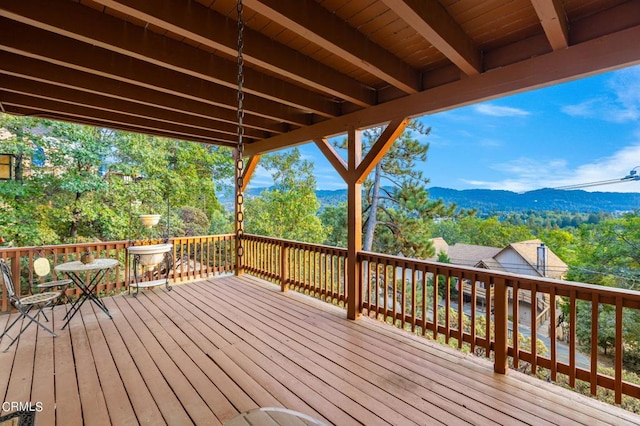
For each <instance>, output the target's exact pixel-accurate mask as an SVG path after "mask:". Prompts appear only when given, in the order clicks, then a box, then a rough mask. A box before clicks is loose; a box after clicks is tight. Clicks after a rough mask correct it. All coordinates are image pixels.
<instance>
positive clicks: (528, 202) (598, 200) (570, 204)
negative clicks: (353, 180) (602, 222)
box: [224, 187, 640, 215]
mask: <svg viewBox="0 0 640 426" xmlns="http://www.w3.org/2000/svg"><path fill="white" fill-rule="evenodd" d="M265 189H267V188H251V189H250V190H249V191H248V195H249V196H256V195H259V194H260V193H261V192H262V191H264V190H265ZM316 194H317V196H318V200H319V201H320V203H321V205H322V206H327V205H336V204H339V203H344V202H346V201H347V190H346V189H339V190H335V191H328V190H318V191H316ZM429 198H431V199H442V200H443V201H444V202H445V203H447V204H452V203H453V204H456V205H457V206H458V207H459V208H461V209H476V210H477V211H478V213H479V214H481V215H484V214H490V213H496V212H520V211H528V210H534V211H554V210H557V211H565V212H572V213H591V212H607V213H619V212H626V211H634V210H640V193H638V194H636V193H628V192H586V191H580V190H574V191H562V190H557V189H539V190H535V191H529V192H524V193H516V192H511V191H495V190H490V189H465V190H456V189H448V188H440V187H433V188H429ZM224 201H226V200H224ZM229 202H230V203H233V200H232V199H231V200H229ZM225 204H227V203H225ZM231 206H232V204H231Z"/></svg>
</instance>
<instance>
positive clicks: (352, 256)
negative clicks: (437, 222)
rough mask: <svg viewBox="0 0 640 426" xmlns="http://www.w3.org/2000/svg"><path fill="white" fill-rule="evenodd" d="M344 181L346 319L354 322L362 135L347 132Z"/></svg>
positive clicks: (358, 291)
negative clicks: (345, 195)
mask: <svg viewBox="0 0 640 426" xmlns="http://www.w3.org/2000/svg"><path fill="white" fill-rule="evenodd" d="M348 144H349V146H348V149H347V151H348V156H349V160H348V165H349V171H348V179H347V299H348V301H347V318H349V319H351V320H356V319H358V318H359V317H360V315H361V313H362V283H361V282H360V264H359V262H358V253H359V252H360V250H362V184H361V183H360V181H359V179H358V175H357V173H356V170H357V168H358V165H359V164H360V161H361V159H362V139H361V133H360V132H358V131H356V129H355V128H354V127H351V128H350V129H349V139H348Z"/></svg>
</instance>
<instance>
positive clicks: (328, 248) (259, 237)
mask: <svg viewBox="0 0 640 426" xmlns="http://www.w3.org/2000/svg"><path fill="white" fill-rule="evenodd" d="M245 238H248V239H251V238H254V239H257V240H263V241H272V242H278V243H285V244H287V245H290V246H296V247H300V246H308V247H314V248H317V249H320V250H325V251H344V252H345V253H346V252H347V249H346V248H344V247H334V246H327V245H323V244H315V243H305V242H301V241H295V240H286V239H284V238H274V237H266V236H264V235H255V234H245Z"/></svg>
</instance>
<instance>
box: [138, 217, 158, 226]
mask: <svg viewBox="0 0 640 426" xmlns="http://www.w3.org/2000/svg"><path fill="white" fill-rule="evenodd" d="M160 217H161V215H159V214H141V215H140V220H141V221H142V224H143V225H144V226H145V227H147V228H151V227H152V226H155V225H157V224H158V222H160Z"/></svg>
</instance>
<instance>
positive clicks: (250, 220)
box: [245, 148, 327, 243]
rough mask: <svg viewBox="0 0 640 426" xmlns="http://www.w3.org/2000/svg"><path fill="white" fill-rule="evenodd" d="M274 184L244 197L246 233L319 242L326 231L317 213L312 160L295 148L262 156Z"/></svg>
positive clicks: (263, 163) (264, 165) (317, 206)
mask: <svg viewBox="0 0 640 426" xmlns="http://www.w3.org/2000/svg"><path fill="white" fill-rule="evenodd" d="M262 165H263V167H265V168H266V169H267V170H269V171H270V172H271V176H272V177H273V181H274V187H273V188H271V189H267V190H265V191H263V192H262V194H260V196H258V197H255V198H252V199H247V201H246V215H245V220H246V231H247V232H248V233H254V234H260V235H267V236H273V237H278V238H286V239H291V240H298V241H305V242H312V243H321V242H323V241H324V240H325V238H326V236H327V232H326V230H325V228H324V227H323V225H322V222H320V218H319V217H318V215H317V213H318V209H319V208H320V203H319V202H318V199H317V197H316V193H315V188H316V180H315V177H314V176H313V164H312V163H311V162H309V161H307V160H303V159H302V158H301V155H300V151H299V150H298V149H297V148H296V149H293V150H291V151H289V152H286V153H284V154H272V155H268V156H266V157H263V160H262Z"/></svg>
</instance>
